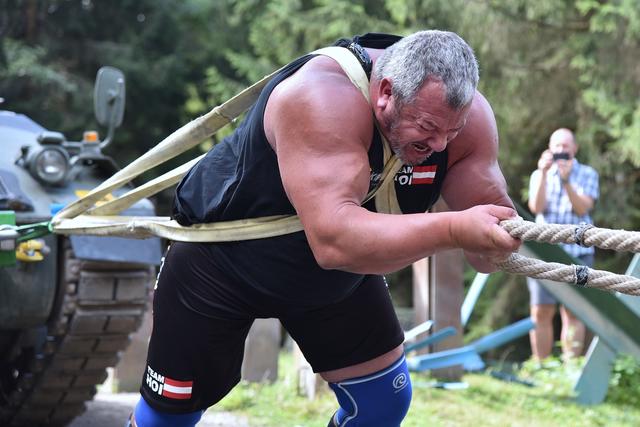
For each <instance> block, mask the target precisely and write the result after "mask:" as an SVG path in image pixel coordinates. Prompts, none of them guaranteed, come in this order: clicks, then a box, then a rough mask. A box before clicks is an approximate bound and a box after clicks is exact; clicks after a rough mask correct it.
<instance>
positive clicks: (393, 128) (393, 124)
mask: <svg viewBox="0 0 640 427" xmlns="http://www.w3.org/2000/svg"><path fill="white" fill-rule="evenodd" d="M397 116H398V115H397V114H396V115H395V117H393V118H392V119H391V121H390V123H389V138H388V142H389V147H391V151H393V153H394V154H395V155H396V157H397V158H399V159H400V161H401V162H402V164H404V165H410V166H415V165H418V164H420V163H423V162H424V161H425V160H427V159H428V158H429V157H430V156H431V154H433V151H431V150H430V151H429V153H428V154H426V155H424V156H422V157H421V160H420V161H411V160H409V159H408V158H407V157H406V156H405V154H406V151H407V150H410V149H412V147H413V144H412V143H407V144H404V146H403V145H402V144H401V143H400V142H399V141H400V138H399V135H398V124H399V123H400V120H399V119H398V118H397Z"/></svg>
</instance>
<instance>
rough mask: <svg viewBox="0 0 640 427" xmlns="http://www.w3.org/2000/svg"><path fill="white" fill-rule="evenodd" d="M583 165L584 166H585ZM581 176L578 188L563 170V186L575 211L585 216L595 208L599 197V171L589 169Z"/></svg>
mask: <svg viewBox="0 0 640 427" xmlns="http://www.w3.org/2000/svg"><path fill="white" fill-rule="evenodd" d="M581 166H582V165H581ZM582 167H583V168H584V167H585V166H582ZM579 178H580V182H578V183H577V185H578V186H579V188H576V186H575V185H574V184H572V183H571V181H570V180H569V179H568V176H567V177H565V176H563V175H562V171H561V179H562V187H563V188H564V190H565V191H566V192H567V196H568V197H569V200H570V201H571V207H572V209H573V212H574V213H575V214H576V215H578V216H584V215H587V214H588V213H589V211H591V209H593V205H594V204H595V201H596V199H597V198H598V173H597V172H595V170H593V171H592V170H590V169H589V170H588V172H585V173H584V174H583V175H581V176H579Z"/></svg>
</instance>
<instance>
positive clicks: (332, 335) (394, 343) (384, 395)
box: [281, 276, 411, 427]
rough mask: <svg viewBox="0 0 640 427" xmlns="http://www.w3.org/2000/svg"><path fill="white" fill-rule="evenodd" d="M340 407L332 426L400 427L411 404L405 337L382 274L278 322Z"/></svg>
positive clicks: (367, 278) (333, 418) (366, 279)
mask: <svg viewBox="0 0 640 427" xmlns="http://www.w3.org/2000/svg"><path fill="white" fill-rule="evenodd" d="M281 320H282V323H283V325H284V326H285V328H286V329H287V330H288V331H289V333H290V334H291V336H292V337H293V339H294V340H296V342H297V343H298V345H299V346H300V349H301V350H302V352H303V354H304V355H305V357H306V359H307V360H308V361H309V363H310V364H311V366H312V367H313V370H314V372H320V373H321V375H322V377H323V378H324V379H325V380H327V381H328V382H329V386H330V387H331V388H332V389H333V391H334V392H335V394H336V397H337V399H338V404H339V409H338V411H337V412H336V413H335V414H334V415H333V417H332V419H331V422H330V424H329V425H330V426H338V427H340V426H343V425H347V426H357V427H379V426H385V427H399V426H400V422H401V421H402V419H403V418H404V416H405V415H406V413H407V411H408V409H409V404H410V402H411V381H410V377H409V372H408V370H407V365H406V362H405V360H404V354H403V353H404V352H403V349H402V342H403V339H404V333H403V331H402V328H400V325H399V323H398V319H397V317H396V315H395V311H394V309H393V304H392V303H391V298H390V296H389V291H388V289H387V286H386V283H385V281H384V278H383V277H382V276H366V277H365V278H364V280H363V282H362V283H361V284H360V286H358V288H357V289H356V290H355V291H354V292H353V293H352V294H351V295H349V296H348V297H347V298H345V299H344V300H342V301H339V302H337V303H335V304H332V305H331V306H327V307H318V308H315V309H313V310H309V311H306V312H304V313H295V314H294V315H291V316H284V317H282V318H281Z"/></svg>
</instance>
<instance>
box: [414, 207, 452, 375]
mask: <svg viewBox="0 0 640 427" xmlns="http://www.w3.org/2000/svg"><path fill="white" fill-rule="evenodd" d="M446 210H448V208H447V206H446V204H444V202H438V203H437V204H436V205H435V206H434V208H433V209H432V211H433V212H444V211H446ZM413 275H414V280H413V290H414V293H413V298H414V308H415V310H416V322H417V323H418V322H424V321H425V320H433V322H434V325H433V328H432V330H431V332H436V331H438V330H440V329H443V328H446V327H447V326H453V327H455V328H456V329H457V330H458V334H457V335H455V336H453V337H450V338H448V339H446V340H443V341H441V342H439V343H437V344H435V345H434V346H432V348H431V351H433V352H435V351H442V350H447V349H450V348H457V347H460V346H462V325H461V321H460V308H461V306H462V301H463V299H464V279H463V254H462V250H459V249H455V250H448V251H442V252H439V253H437V254H435V255H434V256H432V257H431V258H429V259H428V260H420V261H418V262H416V263H414V264H413ZM426 352H428V349H427V351H426ZM432 374H433V375H434V376H436V377H437V378H441V379H443V380H448V381H457V380H459V379H460V377H461V376H462V368H461V367H460V366H457V367H451V368H443V369H437V370H434V371H432Z"/></svg>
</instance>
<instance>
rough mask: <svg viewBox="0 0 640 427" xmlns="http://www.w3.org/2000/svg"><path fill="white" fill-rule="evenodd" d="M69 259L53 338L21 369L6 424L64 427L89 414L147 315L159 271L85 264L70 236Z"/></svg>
mask: <svg viewBox="0 0 640 427" xmlns="http://www.w3.org/2000/svg"><path fill="white" fill-rule="evenodd" d="M61 254H62V256H61V260H60V265H61V269H60V270H59V271H60V277H59V280H60V282H59V283H61V289H60V292H59V295H58V298H57V302H56V304H55V309H54V310H53V315H52V316H51V318H50V321H49V323H48V325H47V328H46V329H47V333H46V338H45V339H44V342H43V343H42V345H41V346H39V348H38V349H35V350H33V351H29V353H31V354H28V357H26V359H27V360H26V362H23V363H22V364H21V366H23V367H24V368H23V369H22V370H21V371H19V372H17V371H16V374H15V375H16V382H15V387H14V388H13V389H12V390H10V391H9V394H8V395H7V396H5V398H6V399H7V401H8V404H6V405H4V406H1V407H0V425H2V426H15V427H18V426H20V427H26V426H29V427H34V426H64V425H66V424H68V423H69V422H70V421H71V420H73V419H74V418H75V417H77V416H78V415H80V414H82V413H83V412H84V411H85V402H87V401H89V400H91V399H92V398H93V396H94V395H95V394H96V386H97V385H99V384H102V383H103V382H104V380H105V379H106V378H107V371H106V368H107V367H112V366H115V365H116V364H117V363H118V360H119V358H120V353H121V352H122V351H123V350H125V349H126V347H127V346H128V344H129V342H130V335H131V334H132V333H133V332H135V331H136V330H137V329H138V328H139V326H140V324H141V322H142V317H143V315H144V312H145V311H146V310H147V306H148V302H149V293H150V289H151V285H152V283H153V280H154V275H155V268H154V267H150V266H148V265H141V264H126V263H111V262H95V261H81V260H78V259H76V258H75V257H74V255H73V251H72V250H71V246H70V243H69V241H68V240H67V239H66V238H63V239H62V243H61ZM21 357H22V359H23V360H24V359H25V355H24V354H22V355H21Z"/></svg>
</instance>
